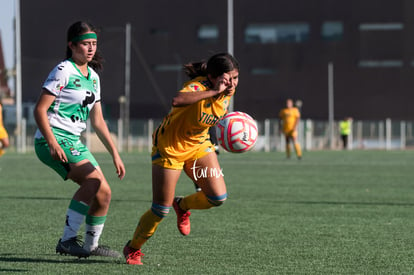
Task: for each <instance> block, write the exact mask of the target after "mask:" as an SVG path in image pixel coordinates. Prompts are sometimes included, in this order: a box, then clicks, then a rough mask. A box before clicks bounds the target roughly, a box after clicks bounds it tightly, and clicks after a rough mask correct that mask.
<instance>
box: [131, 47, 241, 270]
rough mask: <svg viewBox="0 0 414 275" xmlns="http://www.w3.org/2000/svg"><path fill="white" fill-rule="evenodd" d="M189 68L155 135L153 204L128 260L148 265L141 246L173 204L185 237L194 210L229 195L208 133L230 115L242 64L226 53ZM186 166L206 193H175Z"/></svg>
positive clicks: (186, 171)
mask: <svg viewBox="0 0 414 275" xmlns="http://www.w3.org/2000/svg"><path fill="white" fill-rule="evenodd" d="M184 68H185V72H186V73H187V75H188V76H189V77H190V78H191V80H190V81H189V82H187V83H185V84H184V87H183V88H182V90H181V91H179V92H178V93H177V95H176V96H175V97H174V98H173V102H172V109H171V111H170V113H169V114H168V115H167V116H166V117H165V118H164V120H163V122H162V123H161V125H160V126H159V127H158V128H157V129H156V130H155V132H154V134H153V152H152V192H153V199H152V205H151V208H150V209H148V211H147V212H145V213H144V214H143V215H142V216H141V218H140V221H139V223H138V225H137V227H136V230H135V233H134V235H133V237H132V240H130V241H128V243H127V244H126V246H125V247H124V255H125V258H126V262H127V264H135V265H141V264H142V262H141V256H142V255H143V254H142V253H141V247H142V245H143V244H144V243H145V242H146V241H147V240H148V239H149V238H150V237H151V236H152V235H153V234H154V232H155V230H156V229H157V227H158V225H159V223H160V222H161V221H162V220H163V218H164V217H166V216H167V214H168V213H169V211H170V208H171V206H173V208H174V210H175V212H176V214H177V227H178V230H179V231H180V233H181V234H182V235H184V236H185V235H188V234H189V233H190V219H189V217H190V214H191V213H190V211H189V210H190V209H208V208H211V207H216V206H220V205H221V204H223V202H224V201H225V200H226V198H227V190H226V184H225V182H224V178H223V175H222V173H221V168H220V165H219V162H218V159H217V154H216V153H214V145H213V144H212V143H211V141H210V139H209V135H208V131H209V128H210V127H211V126H214V125H216V124H217V123H218V121H219V119H220V118H221V117H223V116H224V115H225V114H226V113H227V108H228V105H229V102H230V98H231V97H232V96H233V94H234V93H235V89H236V87H237V84H238V81H239V65H238V62H237V61H236V59H234V57H233V56H231V55H230V54H227V53H222V54H217V55H214V56H212V57H211V58H210V59H209V60H208V62H198V63H190V64H186V65H185V66H184ZM182 170H184V172H185V173H186V174H187V176H188V177H189V178H190V179H191V180H192V181H193V182H196V183H197V185H198V186H199V187H200V188H201V191H199V192H195V193H193V194H192V195H189V196H186V197H175V187H176V184H177V181H178V178H179V177H180V174H181V172H182ZM204 171H207V173H203V172H204ZM212 171H214V174H213V175H212V173H211V172H212ZM171 251H172V253H173V252H174V248H172V249H171Z"/></svg>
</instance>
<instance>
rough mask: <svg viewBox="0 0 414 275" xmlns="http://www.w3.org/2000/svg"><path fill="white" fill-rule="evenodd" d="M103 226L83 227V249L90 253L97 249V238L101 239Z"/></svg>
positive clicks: (88, 225)
mask: <svg viewBox="0 0 414 275" xmlns="http://www.w3.org/2000/svg"><path fill="white" fill-rule="evenodd" d="M103 228H104V224H98V225H90V224H86V226H85V242H84V245H83V248H84V249H85V250H87V251H92V250H94V249H95V248H97V247H98V243H99V238H100V237H101V234H102V231H103Z"/></svg>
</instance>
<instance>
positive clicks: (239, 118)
mask: <svg viewBox="0 0 414 275" xmlns="http://www.w3.org/2000/svg"><path fill="white" fill-rule="evenodd" d="M217 139H218V141H219V144H220V145H221V146H222V147H223V148H224V149H225V150H226V151H228V152H231V153H244V152H247V151H249V150H251V149H252V148H253V146H254V145H255V144H256V140H257V124H256V121H254V119H253V118H252V117H251V116H249V115H248V114H246V113H243V112H231V113H228V114H227V115H225V116H224V117H223V118H222V119H221V120H220V121H219V123H218V124H217Z"/></svg>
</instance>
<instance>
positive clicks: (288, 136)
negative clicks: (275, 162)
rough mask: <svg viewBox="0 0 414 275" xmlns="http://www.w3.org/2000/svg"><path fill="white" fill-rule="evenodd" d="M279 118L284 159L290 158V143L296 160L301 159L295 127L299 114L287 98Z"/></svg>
mask: <svg viewBox="0 0 414 275" xmlns="http://www.w3.org/2000/svg"><path fill="white" fill-rule="evenodd" d="M279 118H280V121H281V124H282V131H283V134H284V136H285V141H286V157H287V158H290V155H291V153H290V152H291V150H290V143H291V142H292V143H293V146H294V148H295V151H296V156H297V157H298V159H301V158H302V150H301V148H300V144H299V142H298V141H297V136H298V131H297V126H298V124H299V120H300V112H299V109H298V108H296V107H294V106H293V100H292V99H290V98H289V99H287V100H286V108H283V109H282V110H280V112H279Z"/></svg>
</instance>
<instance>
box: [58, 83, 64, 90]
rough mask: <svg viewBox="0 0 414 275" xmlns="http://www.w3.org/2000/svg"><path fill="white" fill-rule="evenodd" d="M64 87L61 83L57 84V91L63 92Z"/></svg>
mask: <svg viewBox="0 0 414 275" xmlns="http://www.w3.org/2000/svg"><path fill="white" fill-rule="evenodd" d="M62 89H63V86H62V85H60V83H58V84H56V90H59V91H62Z"/></svg>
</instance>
